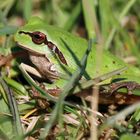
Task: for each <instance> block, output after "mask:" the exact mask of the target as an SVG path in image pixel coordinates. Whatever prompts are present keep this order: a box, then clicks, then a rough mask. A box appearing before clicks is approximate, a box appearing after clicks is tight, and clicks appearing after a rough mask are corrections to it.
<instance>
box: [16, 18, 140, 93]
mask: <svg viewBox="0 0 140 140" xmlns="http://www.w3.org/2000/svg"><path fill="white" fill-rule="evenodd" d="M14 39H15V41H16V43H17V44H18V46H19V47H21V48H22V49H24V50H26V52H27V54H28V56H29V59H30V61H31V62H32V64H33V66H34V67H32V66H29V65H26V64H24V63H22V64H21V66H22V67H23V68H24V69H25V70H26V71H27V72H29V73H32V74H33V75H35V76H37V77H40V78H42V79H44V80H46V81H47V89H48V91H49V92H50V93H51V92H58V93H61V92H62V90H63V88H64V85H65V84H66V83H67V82H68V81H69V78H70V77H71V76H72V74H73V73H74V72H75V71H76V70H77V67H81V65H80V60H81V59H82V57H83V55H84V53H85V52H86V49H87V47H88V41H87V40H86V39H84V38H81V37H79V36H76V35H73V34H71V33H69V32H67V31H65V30H64V29H62V28H59V27H55V26H53V25H48V24H46V23H45V22H44V21H43V20H42V19H40V18H39V17H32V18H31V19H30V20H29V21H28V23H27V24H25V25H24V26H22V27H20V28H19V29H18V30H17V32H16V34H15V36H14ZM96 46H97V45H95V44H94V45H93V46H92V48H91V51H90V53H89V55H88V58H87V63H86V68H85V71H84V73H83V75H82V77H81V78H80V79H86V80H90V79H93V78H96V77H98V76H100V75H103V74H105V73H109V72H112V71H114V70H116V69H120V68H122V67H127V70H125V71H124V72H122V73H121V74H119V75H116V76H114V77H112V78H111V80H107V81H106V83H108V84H110V83H112V81H117V82H114V83H118V81H119V84H118V86H117V85H115V90H117V87H118V88H120V87H127V88H129V87H130V88H131V87H133V88H131V90H133V89H134V88H136V86H137V85H139V84H140V78H139V76H140V70H139V69H138V68H136V67H134V66H130V65H128V64H126V63H125V62H124V61H123V60H121V59H120V58H118V57H116V56H115V55H113V54H112V53H111V52H109V51H108V50H103V54H102V60H103V61H102V64H101V68H100V71H97V70H96V61H97V55H98V54H97V47H96ZM80 79H79V80H80ZM121 82H122V83H123V84H122V86H121V84H120V83H121ZM133 82H134V84H133ZM114 83H113V84H114ZM130 83H131V84H130ZM128 85H129V86H128ZM135 85H136V86H135ZM110 87H111V86H110ZM113 91H114V90H113Z"/></svg>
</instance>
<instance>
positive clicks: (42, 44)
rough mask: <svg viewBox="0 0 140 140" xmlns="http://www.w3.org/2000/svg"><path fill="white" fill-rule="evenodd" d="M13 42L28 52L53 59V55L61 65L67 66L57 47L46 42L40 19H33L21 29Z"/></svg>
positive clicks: (46, 38)
mask: <svg viewBox="0 0 140 140" xmlns="http://www.w3.org/2000/svg"><path fill="white" fill-rule="evenodd" d="M43 27H44V28H43ZM15 41H16V42H17V43H18V45H19V46H20V47H22V48H23V49H26V50H28V51H29V52H34V53H36V54H39V55H45V56H47V57H53V55H54V54H55V55H57V56H58V58H59V59H60V61H61V62H62V63H63V64H66V65H67V62H66V59H65V58H64V56H63V54H62V52H61V51H60V50H59V49H58V47H57V45H55V44H54V43H53V42H51V41H50V40H48V37H47V33H46V30H45V25H44V22H43V21H42V20H41V19H40V18H37V17H33V18H31V19H30V21H29V22H28V24H26V25H25V26H23V27H21V28H20V29H19V30H18V31H17V33H16V34H15Z"/></svg>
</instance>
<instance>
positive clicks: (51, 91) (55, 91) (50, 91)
mask: <svg viewBox="0 0 140 140" xmlns="http://www.w3.org/2000/svg"><path fill="white" fill-rule="evenodd" d="M40 87H41V88H42V89H43V90H45V91H46V93H48V94H50V95H52V96H55V97H58V96H59V94H60V93H61V92H62V90H61V89H60V88H59V87H56V88H54V89H46V87H45V85H44V84H40Z"/></svg>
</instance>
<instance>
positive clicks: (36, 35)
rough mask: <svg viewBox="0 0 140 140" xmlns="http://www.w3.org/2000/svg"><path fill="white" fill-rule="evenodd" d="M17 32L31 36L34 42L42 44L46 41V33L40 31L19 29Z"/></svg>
mask: <svg viewBox="0 0 140 140" xmlns="http://www.w3.org/2000/svg"><path fill="white" fill-rule="evenodd" d="M19 34H27V35H29V36H30V37H31V38H32V41H33V42H34V43H35V44H38V45H39V44H42V43H45V42H46V41H47V38H46V35H45V34H43V33H42V32H39V31H35V32H24V31H19Z"/></svg>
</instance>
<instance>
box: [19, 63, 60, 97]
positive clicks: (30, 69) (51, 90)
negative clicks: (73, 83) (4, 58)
mask: <svg viewBox="0 0 140 140" xmlns="http://www.w3.org/2000/svg"><path fill="white" fill-rule="evenodd" d="M20 67H22V69H24V70H25V71H26V72H29V73H30V74H33V75H34V76H37V77H38V78H41V79H43V76H42V75H41V73H39V71H38V70H37V69H35V68H34V67H31V66H29V65H27V64H24V63H21V64H20ZM32 80H33V79H32ZM33 81H34V80H33ZM51 85H53V83H52V84H51ZM39 86H40V87H41V88H42V89H44V90H45V91H46V93H49V94H51V95H53V96H58V95H59V94H60V93H61V92H62V90H61V89H60V88H59V87H57V86H55V85H54V86H53V87H52V86H51V88H47V87H45V86H44V85H43V84H40V85H39Z"/></svg>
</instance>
